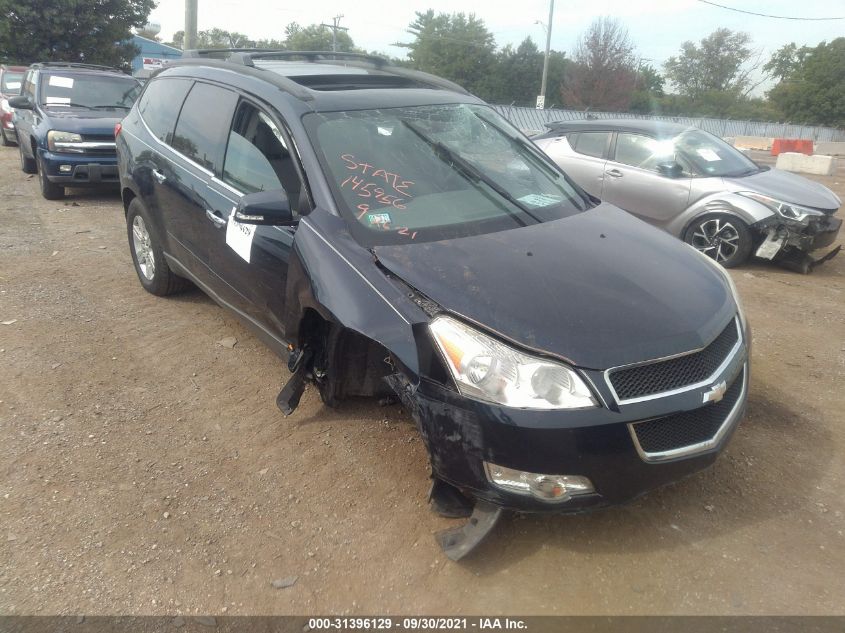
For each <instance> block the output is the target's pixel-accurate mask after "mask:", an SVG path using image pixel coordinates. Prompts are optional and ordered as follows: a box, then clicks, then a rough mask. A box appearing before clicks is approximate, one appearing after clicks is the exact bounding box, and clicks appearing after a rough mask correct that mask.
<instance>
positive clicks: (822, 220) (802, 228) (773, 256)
mask: <svg viewBox="0 0 845 633" xmlns="http://www.w3.org/2000/svg"><path fill="white" fill-rule="evenodd" d="M841 226H842V220H841V218H837V217H834V216H833V215H832V214H831V215H819V216H812V217H809V218H807V220H806V221H804V222H800V221H795V220H788V219H785V218H783V217H780V216H773V217H771V218H767V219H765V220H763V221H761V222H758V223H757V224H755V225H754V226H753V228H755V229H757V230H758V231H760V232H761V233H763V235H764V236H765V237H764V239H763V241H762V242H761V243H760V245H759V246H758V247H757V250H756V252H755V255H756V256H757V257H761V258H763V259H768V260H774V261H778V262H781V263H784V264H785V265H787V267H790V268H796V269H798V270H799V271H800V272H804V273H806V272H809V271H810V270H811V269H812V268H813V267H814V266H816V265H818V264H820V263H822V262H824V261H827V260H828V259H831V258H832V257H834V256H835V255H836V254H837V253H839V250H840V248H841V247H839V248H836V249H834V250H833V251H831V252H830V253H828V254H827V255H825V256H824V257H822V258H820V259H814V258H812V257H811V256H810V255H809V254H810V253H811V252H813V251H816V250H818V249H822V248H826V247H828V246H830V245H831V244H833V243H834V242H835V241H836V238H837V237H838V235H839V229H840V228H841Z"/></svg>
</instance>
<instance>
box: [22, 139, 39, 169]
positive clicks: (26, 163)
mask: <svg viewBox="0 0 845 633" xmlns="http://www.w3.org/2000/svg"><path fill="white" fill-rule="evenodd" d="M18 151H19V152H20V155H21V171H22V172H23V173H25V174H34V173H35V172H36V171H38V170H37V169H36V166H35V159H34V158H29V157H28V156H27V155H26V154H24V153H23V143H22V142H21V141H20V139H18Z"/></svg>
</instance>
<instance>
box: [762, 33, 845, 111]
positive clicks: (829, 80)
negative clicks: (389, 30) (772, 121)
mask: <svg viewBox="0 0 845 633" xmlns="http://www.w3.org/2000/svg"><path fill="white" fill-rule="evenodd" d="M766 66H767V67H769V69H770V70H771V71H773V73H775V74H776V75H777V76H779V77H780V79H781V81H780V82H779V83H778V84H777V85H776V86H775V87H774V88H772V89H771V90H770V91H769V93H768V97H769V100H770V101H771V102H772V103H773V104H774V105H775V106H777V107H778V108H779V109H780V111H781V112H783V114H784V116H785V117H786V119H787V120H789V121H791V122H793V123H802V124H807V125H832V126H836V127H842V126H845V79H843V78H845V37H838V38H836V39H835V40H833V41H832V42H830V43H827V42H822V43H821V44H819V45H818V46H815V47H807V46H803V47H801V48H797V47H796V46H795V45H794V44H788V45H787V46H784V47H783V48H781V49H780V50H779V51H777V52H776V53H775V55H774V56H773V57H772V59H771V60H770V61H769V63H768V64H766Z"/></svg>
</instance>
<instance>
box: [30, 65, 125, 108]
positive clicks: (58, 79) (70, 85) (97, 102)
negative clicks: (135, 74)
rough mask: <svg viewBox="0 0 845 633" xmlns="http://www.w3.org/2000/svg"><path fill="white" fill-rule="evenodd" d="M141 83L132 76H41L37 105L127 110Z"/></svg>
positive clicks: (92, 74)
mask: <svg viewBox="0 0 845 633" xmlns="http://www.w3.org/2000/svg"><path fill="white" fill-rule="evenodd" d="M140 91H141V84H139V83H138V82H137V81H136V80H135V79H132V78H131V77H115V76H108V75H97V74H94V73H90V74H84V75H83V74H61V73H53V72H51V73H46V74H44V73H42V75H41V94H40V103H41V105H44V106H47V107H61V108H82V109H86V110H124V111H126V110H129V109H130V108H131V107H132V104H133V103H135V99H136V98H137V97H138V93H139V92H140Z"/></svg>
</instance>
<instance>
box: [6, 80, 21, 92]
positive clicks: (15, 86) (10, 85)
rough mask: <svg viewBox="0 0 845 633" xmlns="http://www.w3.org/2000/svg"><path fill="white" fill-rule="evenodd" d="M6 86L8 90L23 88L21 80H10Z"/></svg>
mask: <svg viewBox="0 0 845 633" xmlns="http://www.w3.org/2000/svg"><path fill="white" fill-rule="evenodd" d="M6 88H7V89H8V90H20V89H21V82H19V81H10V82H8V83H7V84H6Z"/></svg>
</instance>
